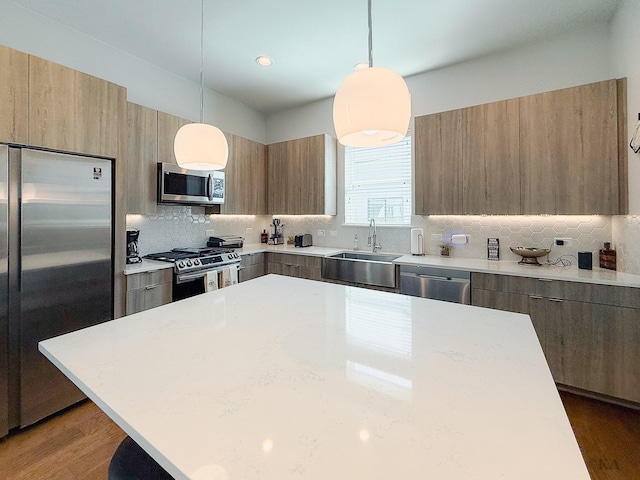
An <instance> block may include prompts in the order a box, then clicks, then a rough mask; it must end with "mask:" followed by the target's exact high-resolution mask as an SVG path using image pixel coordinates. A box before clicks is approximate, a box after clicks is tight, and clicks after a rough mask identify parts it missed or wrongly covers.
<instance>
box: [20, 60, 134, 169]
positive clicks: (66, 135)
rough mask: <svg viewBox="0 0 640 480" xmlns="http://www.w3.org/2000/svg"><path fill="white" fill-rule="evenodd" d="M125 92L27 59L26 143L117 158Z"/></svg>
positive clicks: (70, 70)
mask: <svg viewBox="0 0 640 480" xmlns="http://www.w3.org/2000/svg"><path fill="white" fill-rule="evenodd" d="M125 98H126V90H125V89H124V87H120V86H119V85H116V84H114V83H110V82H107V81H105V80H102V79H100V78H96V77H93V76H91V75H87V74H85V73H81V72H78V71H76V70H73V69H71V68H67V67H64V66H62V65H58V64H56V63H53V62H49V61H47V60H43V59H41V58H38V57H34V56H30V57H29V144H30V145H35V146H42V147H48V148H52V149H56V150H63V151H68V152H77V153H86V154H91V155H100V156H105V157H111V158H116V157H117V156H118V153H119V152H118V147H119V143H118V124H119V121H120V119H121V116H122V115H126V107H124V105H125V104H124V102H125Z"/></svg>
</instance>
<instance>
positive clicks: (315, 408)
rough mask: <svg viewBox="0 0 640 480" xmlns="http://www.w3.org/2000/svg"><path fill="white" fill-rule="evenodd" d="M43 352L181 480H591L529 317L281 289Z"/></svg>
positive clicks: (274, 283)
mask: <svg viewBox="0 0 640 480" xmlns="http://www.w3.org/2000/svg"><path fill="white" fill-rule="evenodd" d="M40 350H41V351H42V352H43V353H44V354H45V355H46V356H47V357H48V358H49V359H50V360H51V361H52V362H53V363H54V364H55V365H56V366H58V368H60V369H61V370H62V371H63V372H64V373H65V374H66V375H67V376H68V377H70V378H71V379H72V380H73V381H74V382H75V383H76V385H78V386H79V387H80V388H81V389H82V390H83V392H84V393H85V394H86V395H87V396H88V397H89V398H90V399H92V400H93V401H94V402H96V404H97V405H98V406H99V407H100V408H101V409H103V410H104V411H105V412H106V413H107V414H108V415H109V416H110V417H111V418H112V419H113V420H114V421H116V422H117V423H118V425H120V426H121V427H122V428H123V429H124V430H125V432H127V434H129V435H130V436H131V437H132V438H133V439H134V440H135V441H136V442H138V443H139V444H140V445H141V446H142V447H143V448H144V449H145V450H146V451H147V452H148V453H149V454H151V455H152V456H153V457H154V458H155V459H156V460H157V461H158V462H159V463H160V464H161V465H162V466H163V467H164V468H165V469H166V470H167V471H168V472H169V473H171V474H172V475H173V476H174V477H175V478H176V479H194V480H222V479H224V480H249V479H251V480H255V479H260V480H290V479H305V480H320V479H322V480H326V479H335V480H354V479H373V480H376V479H381V480H382V479H384V480H388V479H403V480H413V479H424V478H433V479H455V480H466V479H469V480H471V479H473V480H482V479H486V480H495V479H498V478H504V479H518V480H529V479H530V480H533V479H535V480H539V479H547V478H549V479H550V478H561V479H563V480H578V479H580V480H588V479H589V475H588V473H587V469H586V467H585V464H584V461H583V459H582V457H581V454H580V450H579V448H578V445H577V443H576V440H575V437H574V435H573V431H572V429H571V426H570V424H569V422H568V419H567V416H566V414H565V412H564V409H563V406H562V403H561V401H560V398H559V395H558V392H557V390H556V387H555V384H554V382H553V379H552V377H551V373H550V372H549V368H548V367H547V364H546V362H545V359H544V356H543V353H542V350H541V348H540V345H539V343H538V340H537V337H536V334H535V332H534V330H533V327H532V324H531V321H530V319H529V317H528V316H526V315H521V314H515V313H508V312H501V311H496V310H489V309H482V308H478V307H471V306H465V305H457V304H452V303H446V302H438V301H434V300H427V299H422V298H415V297H409V296H405V295H397V294H390V293H386V292H378V291H371V290H366V289H360V288H355V287H345V286H341V285H334V284H328V283H323V282H314V281H309V280H303V279H297V278H289V277H282V276H276V275H268V276H265V277H261V278H258V279H255V280H251V281H248V282H245V283H241V284H238V285H234V286H232V287H230V288H225V289H222V290H218V291H215V292H211V293H206V294H203V295H198V296H196V297H192V298H188V299H186V300H182V301H179V302H175V303H171V304H168V305H164V306H162V307H158V308H154V309H151V310H147V311H145V312H141V313H138V314H135V315H131V316H128V317H124V318H120V319H117V320H113V321H111V322H107V323H103V324H100V325H96V326H93V327H90V328H87V329H84V330H80V331H77V332H74V333H70V334H67V335H64V336H60V337H57V338H54V339H49V340H46V341H43V342H41V343H40Z"/></svg>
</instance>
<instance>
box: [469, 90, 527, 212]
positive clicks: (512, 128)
mask: <svg viewBox="0 0 640 480" xmlns="http://www.w3.org/2000/svg"><path fill="white" fill-rule="evenodd" d="M518 117H519V108H518V101H517V100H505V101H502V102H494V103H489V104H486V105H478V106H476V107H471V108H465V109H464V110H463V111H462V125H463V132H462V210H463V212H464V213H466V214H483V213H488V212H490V213H493V214H502V215H513V214H518V213H520V161H519V157H518V132H519V125H518Z"/></svg>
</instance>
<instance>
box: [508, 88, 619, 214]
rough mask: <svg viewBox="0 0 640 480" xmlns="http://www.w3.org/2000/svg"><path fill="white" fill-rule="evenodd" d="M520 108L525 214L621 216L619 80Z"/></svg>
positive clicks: (528, 100)
mask: <svg viewBox="0 0 640 480" xmlns="http://www.w3.org/2000/svg"><path fill="white" fill-rule="evenodd" d="M519 103H520V158H521V161H522V213H524V214H535V213H556V214H589V213H598V214H603V215H615V214H618V213H619V211H618V145H617V142H618V133H617V128H618V121H617V87H616V81H615V80H609V81H606V82H598V83H592V84H589V85H583V86H579V87H573V88H565V89H562V90H556V91H553V92H547V93H542V94H539V95H530V96H528V97H522V98H520V99H519Z"/></svg>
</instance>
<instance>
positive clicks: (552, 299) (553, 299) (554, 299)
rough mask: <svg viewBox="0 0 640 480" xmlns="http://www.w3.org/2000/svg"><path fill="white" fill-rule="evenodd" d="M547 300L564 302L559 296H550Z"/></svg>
mask: <svg viewBox="0 0 640 480" xmlns="http://www.w3.org/2000/svg"><path fill="white" fill-rule="evenodd" d="M549 300H551V301H552V302H564V300H563V299H561V298H550V299H549Z"/></svg>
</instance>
